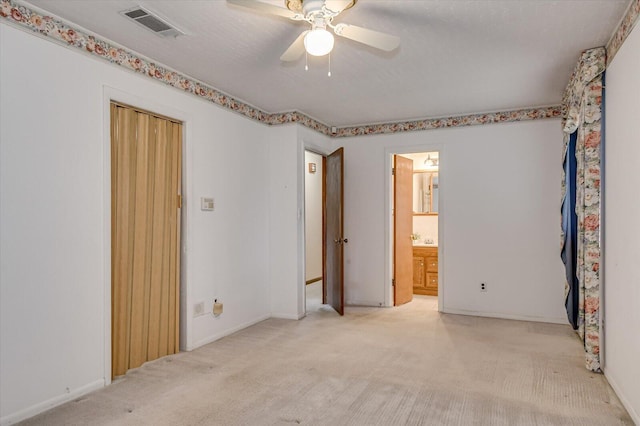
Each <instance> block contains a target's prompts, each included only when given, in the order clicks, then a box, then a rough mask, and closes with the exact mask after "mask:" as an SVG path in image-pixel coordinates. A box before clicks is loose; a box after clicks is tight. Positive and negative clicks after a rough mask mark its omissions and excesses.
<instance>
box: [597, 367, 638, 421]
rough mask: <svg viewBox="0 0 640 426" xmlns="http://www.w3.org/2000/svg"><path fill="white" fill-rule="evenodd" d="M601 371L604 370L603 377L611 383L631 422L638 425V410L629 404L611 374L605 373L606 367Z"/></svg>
mask: <svg viewBox="0 0 640 426" xmlns="http://www.w3.org/2000/svg"><path fill="white" fill-rule="evenodd" d="M603 371H604V377H606V379H607V381H608V382H609V384H610V385H611V388H612V389H613V391H614V392H615V393H616V395H617V396H618V399H619V400H620V402H622V405H623V406H624V408H626V409H627V412H628V413H629V415H630V416H631V420H633V422H634V423H635V424H636V425H640V414H638V412H637V411H636V410H635V409H634V407H633V406H632V405H631V403H630V402H629V400H628V399H627V397H626V396H625V395H624V393H622V390H621V389H620V386H618V383H617V382H616V381H615V380H613V379H612V378H611V376H609V375H608V374H607V368H606V367H605V368H604V369H603Z"/></svg>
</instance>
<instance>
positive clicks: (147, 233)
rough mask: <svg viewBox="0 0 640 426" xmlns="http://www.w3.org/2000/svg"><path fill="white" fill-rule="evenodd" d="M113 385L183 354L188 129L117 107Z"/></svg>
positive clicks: (113, 186)
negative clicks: (183, 218)
mask: <svg viewBox="0 0 640 426" xmlns="http://www.w3.org/2000/svg"><path fill="white" fill-rule="evenodd" d="M110 121H111V153H110V158H111V378H114V377H117V376H120V375H123V374H125V373H126V372H127V371H128V370H130V369H132V368H136V367H139V366H140V365H142V364H144V363H145V362H147V361H151V360H154V359H157V358H160V357H163V356H166V355H171V354H174V353H177V352H179V350H180V275H181V274H180V272H181V268H180V234H181V208H182V190H181V188H182V135H183V126H182V122H180V121H177V120H174V119H170V118H167V117H164V116H160V115H157V114H154V113H151V112H148V111H144V110H141V109H137V108H134V107H131V106H128V105H124V104H119V103H115V102H112V103H111V105H110Z"/></svg>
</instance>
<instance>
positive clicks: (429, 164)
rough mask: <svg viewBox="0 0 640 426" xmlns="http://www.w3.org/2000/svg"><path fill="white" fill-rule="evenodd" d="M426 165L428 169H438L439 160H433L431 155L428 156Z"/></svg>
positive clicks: (425, 161)
mask: <svg viewBox="0 0 640 426" xmlns="http://www.w3.org/2000/svg"><path fill="white" fill-rule="evenodd" d="M424 165H425V166H427V167H438V159H437V158H431V154H427V158H426V160H424Z"/></svg>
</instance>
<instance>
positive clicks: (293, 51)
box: [280, 31, 309, 62]
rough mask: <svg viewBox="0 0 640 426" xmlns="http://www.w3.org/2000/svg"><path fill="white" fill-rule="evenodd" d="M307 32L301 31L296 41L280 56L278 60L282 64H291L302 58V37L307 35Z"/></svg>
mask: <svg viewBox="0 0 640 426" xmlns="http://www.w3.org/2000/svg"><path fill="white" fill-rule="evenodd" d="M308 32H309V31H303V32H302V34H300V35H299V36H298V38H297V39H296V41H294V42H293V43H291V46H289V48H288V49H287V50H286V51H285V52H284V53H283V54H282V56H280V60H281V61H284V62H293V61H296V60H298V59H299V58H300V56H302V54H303V53H304V36H306V35H307V33H308Z"/></svg>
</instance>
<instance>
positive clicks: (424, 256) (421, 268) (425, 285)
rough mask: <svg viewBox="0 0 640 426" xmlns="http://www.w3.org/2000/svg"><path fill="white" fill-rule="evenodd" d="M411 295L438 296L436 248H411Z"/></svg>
mask: <svg viewBox="0 0 640 426" xmlns="http://www.w3.org/2000/svg"><path fill="white" fill-rule="evenodd" d="M413 294H425V295H428V296H437V295H438V247H419V246H413Z"/></svg>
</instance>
